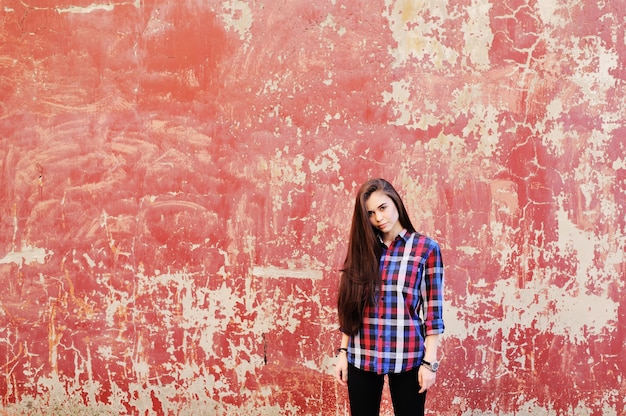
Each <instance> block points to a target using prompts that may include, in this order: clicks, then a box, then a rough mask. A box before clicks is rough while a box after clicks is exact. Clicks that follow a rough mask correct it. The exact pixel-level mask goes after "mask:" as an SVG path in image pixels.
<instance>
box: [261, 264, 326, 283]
mask: <svg viewBox="0 0 626 416" xmlns="http://www.w3.org/2000/svg"><path fill="white" fill-rule="evenodd" d="M252 275H253V276H255V277H269V278H276V279H280V278H284V277H290V278H294V279H311V280H321V279H322V277H323V273H322V271H321V270H313V269H301V270H293V269H281V268H278V267H272V266H269V267H261V266H254V267H253V268H252Z"/></svg>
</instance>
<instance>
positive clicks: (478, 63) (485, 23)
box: [462, 0, 493, 70]
mask: <svg viewBox="0 0 626 416" xmlns="http://www.w3.org/2000/svg"><path fill="white" fill-rule="evenodd" d="M491 6H492V5H491V2H490V1H489V0H474V1H472V4H471V6H469V7H468V8H467V14H468V16H469V19H467V20H466V21H464V22H463V25H462V32H463V41H464V46H465V47H464V48H463V53H464V54H467V55H468V57H469V62H470V63H471V64H472V65H473V67H474V68H476V69H477V70H486V69H489V67H490V66H491V62H490V60H489V48H490V47H491V42H492V41H493V33H492V31H491V27H490V22H489V10H490V9H491Z"/></svg>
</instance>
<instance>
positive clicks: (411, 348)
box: [348, 230, 444, 374]
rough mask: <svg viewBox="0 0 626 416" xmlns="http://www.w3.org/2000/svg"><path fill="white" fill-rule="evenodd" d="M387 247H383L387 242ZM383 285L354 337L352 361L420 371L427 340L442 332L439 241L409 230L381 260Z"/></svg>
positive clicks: (380, 369)
mask: <svg viewBox="0 0 626 416" xmlns="http://www.w3.org/2000/svg"><path fill="white" fill-rule="evenodd" d="M381 244H382V243H381ZM380 272H381V273H382V287H381V290H379V293H378V297H377V299H376V301H375V302H374V304H373V305H368V306H366V307H365V310H364V311H363V324H362V326H361V329H360V330H359V333H358V334H357V335H355V336H353V337H351V339H350V345H349V348H348V361H349V362H350V363H351V364H353V365H354V366H355V367H357V368H360V369H361V370H365V371H371V372H375V373H378V374H387V373H400V372H404V371H408V370H411V369H413V368H415V367H418V366H419V365H420V363H421V361H422V358H423V356H424V337H425V336H426V335H434V334H441V333H443V330H444V325H443V315H442V313H443V261H442V259H441V252H440V250H439V245H438V244H437V242H436V241H434V240H432V239H430V238H428V237H426V236H424V235H420V234H418V233H408V232H407V231H406V230H403V231H402V232H401V233H400V234H399V235H398V237H397V238H396V240H395V241H394V242H393V243H392V244H391V246H390V247H387V248H385V249H383V254H382V256H381V258H380Z"/></svg>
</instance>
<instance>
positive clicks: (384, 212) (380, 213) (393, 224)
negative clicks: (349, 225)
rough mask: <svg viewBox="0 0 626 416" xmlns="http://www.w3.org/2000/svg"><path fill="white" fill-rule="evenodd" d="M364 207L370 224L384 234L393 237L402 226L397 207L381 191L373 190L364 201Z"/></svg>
mask: <svg viewBox="0 0 626 416" xmlns="http://www.w3.org/2000/svg"><path fill="white" fill-rule="evenodd" d="M365 208H366V209H367V215H368V216H369V220H370V223H371V224H372V226H373V227H374V228H376V229H377V230H379V231H380V232H381V233H383V234H384V235H389V236H391V237H393V238H395V236H396V235H398V233H400V231H402V228H403V227H402V225H401V224H400V221H398V219H399V217H400V214H398V209H397V208H396V205H395V204H394V203H393V200H392V199H391V198H389V197H388V196H387V194H385V193H384V192H383V191H375V192H373V193H372V194H371V195H370V197H369V198H368V199H367V201H365Z"/></svg>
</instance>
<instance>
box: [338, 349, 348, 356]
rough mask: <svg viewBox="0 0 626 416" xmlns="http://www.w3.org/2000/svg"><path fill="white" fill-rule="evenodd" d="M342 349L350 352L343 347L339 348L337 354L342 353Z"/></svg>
mask: <svg viewBox="0 0 626 416" xmlns="http://www.w3.org/2000/svg"><path fill="white" fill-rule="evenodd" d="M341 351H345V352H346V354H347V353H348V349H347V348H343V347H341V348H337V354H339V353H341Z"/></svg>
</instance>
